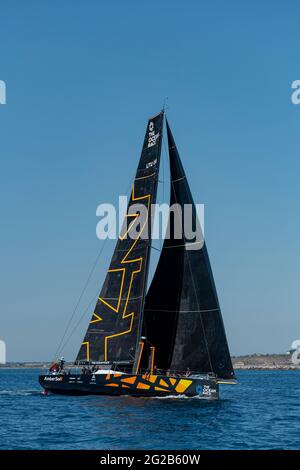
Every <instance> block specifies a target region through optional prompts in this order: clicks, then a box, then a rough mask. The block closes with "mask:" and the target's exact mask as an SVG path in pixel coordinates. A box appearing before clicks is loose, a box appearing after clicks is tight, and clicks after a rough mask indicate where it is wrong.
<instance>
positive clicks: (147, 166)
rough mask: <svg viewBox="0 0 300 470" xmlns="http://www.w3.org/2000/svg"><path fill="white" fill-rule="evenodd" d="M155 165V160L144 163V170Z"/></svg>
mask: <svg viewBox="0 0 300 470" xmlns="http://www.w3.org/2000/svg"><path fill="white" fill-rule="evenodd" d="M156 163H157V158H156V159H155V160H153V161H152V162H149V163H146V170H147V169H148V168H151V167H152V166H155V165H156Z"/></svg>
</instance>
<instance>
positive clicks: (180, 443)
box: [0, 369, 300, 450]
mask: <svg viewBox="0 0 300 470" xmlns="http://www.w3.org/2000/svg"><path fill="white" fill-rule="evenodd" d="M38 374H39V371H38V370H37V369H26V370H17V369H15V370H12V369H10V370H9V369H6V370H4V369H1V370H0V419H1V425H0V448H1V449H106V450H112V449H130V450H131V449H147V450H149V449H169V450H170V449H172V450H179V449H184V450H185V449H300V432H299V430H300V371H241V372H238V379H239V384H238V385H236V386H223V388H222V389H221V400H220V401H218V402H209V401H204V400H200V399H198V398H173V399H172V398H132V397H131V398H130V397H101V396H84V397H68V396H59V395H51V394H49V395H48V396H45V395H43V394H42V393H41V388H40V386H39V384H38Z"/></svg>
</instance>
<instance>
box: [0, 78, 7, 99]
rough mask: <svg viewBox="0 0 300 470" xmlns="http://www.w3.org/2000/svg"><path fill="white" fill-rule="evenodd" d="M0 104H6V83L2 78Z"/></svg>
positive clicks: (0, 81) (0, 82)
mask: <svg viewBox="0 0 300 470" xmlns="http://www.w3.org/2000/svg"><path fill="white" fill-rule="evenodd" d="M0 104H6V84H5V81H4V80H0Z"/></svg>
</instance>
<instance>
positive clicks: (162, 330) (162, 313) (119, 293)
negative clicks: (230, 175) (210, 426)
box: [39, 111, 235, 399]
mask: <svg viewBox="0 0 300 470" xmlns="http://www.w3.org/2000/svg"><path fill="white" fill-rule="evenodd" d="M164 120H165V117H164V111H161V112H160V113H159V114H157V115H156V116H154V117H151V118H150V119H149V120H148V123H147V128H146V134H145V138H144V143H143V148H142V153H141V157H140V161H139V163H138V168H137V171H136V176H135V179H134V182H133V186H132V191H131V196H130V200H129V204H128V208H127V214H126V217H125V220H124V224H123V227H122V229H121V232H120V235H119V238H118V241H117V244H116V247H115V250H114V253H113V256H112V259H111V263H110V266H109V269H108V271H107V274H106V277H105V280H104V283H103V286H102V289H101V292H100V295H99V298H98V300H97V303H96V306H95V309H94V311H93V314H92V317H91V319H90V322H89V324H88V328H87V331H86V334H85V336H84V339H83V341H82V344H81V346H80V348H79V352H78V355H77V358H76V360H75V364H76V365H77V366H78V369H77V371H76V370H75V369H74V370H73V369H71V370H70V371H69V372H68V373H66V372H65V371H64V370H61V371H59V372H55V373H53V372H51V373H48V374H44V375H40V377H39V382H40V384H41V386H42V387H43V388H44V389H45V390H46V391H51V392H53V393H61V394H78V395H79V394H80V395H82V394H99V395H116V396H120V395H131V396H143V397H151V396H177V395H186V396H189V397H191V396H199V397H202V398H207V399H217V398H219V385H220V384H234V383H235V376H234V370H233V366H232V362H231V357H230V353H229V348H228V343H227V339H226V334H225V329H224V325H223V320H222V315H221V310H220V305H219V301H218V297H217V292H216V288H215V283H214V278H213V274H212V270H211V266H210V262H209V257H208V252H207V248H206V244H205V242H204V240H202V241H201V243H200V242H199V241H193V240H192V241H191V240H190V239H187V237H186V236H185V234H184V233H183V232H182V233H181V235H180V236H178V233H175V232H176V230H175V228H176V223H177V222H180V221H179V218H182V217H183V213H182V212H178V213H176V211H175V213H174V212H172V214H171V211H170V212H169V218H168V228H167V233H168V237H166V238H165V240H164V243H163V246H162V250H161V253H160V258H159V261H158V264H157V267H156V271H155V274H154V277H153V279H152V281H151V284H150V287H149V289H148V292H146V286H147V278H148V271H149V261H150V255H151V231H152V228H153V227H152V219H153V214H152V213H151V212H152V207H153V204H155V201H156V193H157V185H158V174H159V165H160V156H161V145H162V133H163V128H164ZM166 128H167V138H168V149H169V162H170V176H171V178H170V183H171V187H170V207H172V205H173V204H177V205H178V204H179V205H180V206H181V207H182V208H183V210H184V207H186V205H189V207H191V208H192V219H193V221H194V222H197V212H196V209H195V204H194V202H193V198H192V194H191V191H190V188H189V184H188V181H187V178H186V175H185V172H184V169H183V165H182V163H181V160H180V157H179V153H178V150H177V147H176V144H175V141H174V138H173V135H172V132H171V129H170V126H169V124H168V122H167V120H166ZM136 204H142V205H143V206H144V207H145V208H146V211H145V212H146V214H147V215H146V218H144V220H143V222H141V213H140V212H139V211H137V210H136V209H135V207H136ZM181 222H182V220H181ZM138 224H139V230H138V235H137V236H135V237H131V236H128V235H130V232H131V231H133V230H136V229H137V225H138ZM146 230H148V236H144V235H145V233H144V231H146ZM191 243H195V244H197V243H198V244H199V246H198V247H197V246H193V247H191V246H190V245H191ZM191 248H192V249H191ZM86 367H88V369H86ZM90 367H92V369H90ZM87 370H88V373H86V371H87ZM83 371H84V372H85V373H83Z"/></svg>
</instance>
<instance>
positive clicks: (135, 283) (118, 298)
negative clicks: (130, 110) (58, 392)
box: [76, 112, 163, 363]
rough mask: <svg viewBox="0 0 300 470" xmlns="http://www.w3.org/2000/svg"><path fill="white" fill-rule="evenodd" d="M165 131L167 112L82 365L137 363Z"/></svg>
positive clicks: (144, 157) (146, 147) (139, 176)
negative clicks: (152, 213)
mask: <svg viewBox="0 0 300 470" xmlns="http://www.w3.org/2000/svg"><path fill="white" fill-rule="evenodd" d="M162 128H163V112H161V113H160V114H158V115H157V116H155V117H153V118H151V119H149V121H148V124H147V130H146V135H145V139H144V144H143V149H142V154H141V158H140V161H139V165H138V169H137V173H136V177H135V180H134V183H133V187H132V192H131V197H130V201H129V204H128V208H127V216H126V217H125V221H124V225H123V227H122V230H121V234H120V237H119V240H118V242H117V245H116V248H115V251H114V254H113V257H112V260H111V264H110V267H109V269H108V272H107V275H106V278H105V281H104V284H103V287H102V290H101V293H100V296H99V299H98V301H97V304H96V307H95V310H94V313H93V316H92V318H91V321H90V324H89V327H88V330H87V332H86V335H85V338H84V340H83V343H82V345H81V348H80V350H79V353H78V355H77V359H76V361H77V362H81V363H83V362H109V363H113V362H119V363H132V362H133V360H134V356H135V353H136V348H137V344H138V341H139V338H140V333H141V320H142V312H143V306H144V299H145V287H146V281H147V274H148V267H149V266H148V264H149V250H150V235H151V223H150V220H151V204H154V203H155V199H156V192H157V181H158V172H159V163H160V153H161V139H162ZM137 204H141V205H143V207H146V208H147V209H148V217H146V218H145V213H144V212H143V211H142V209H141V210H137V206H136V205H137ZM142 216H143V217H142ZM148 221H149V223H148ZM134 231H136V232H138V235H137V236H135V238H134V239H132V238H131V237H130V236H128V235H129V234H130V235H131V234H132V233H133V232H134ZM146 233H148V235H149V236H145V235H146ZM126 235H127V236H126Z"/></svg>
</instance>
